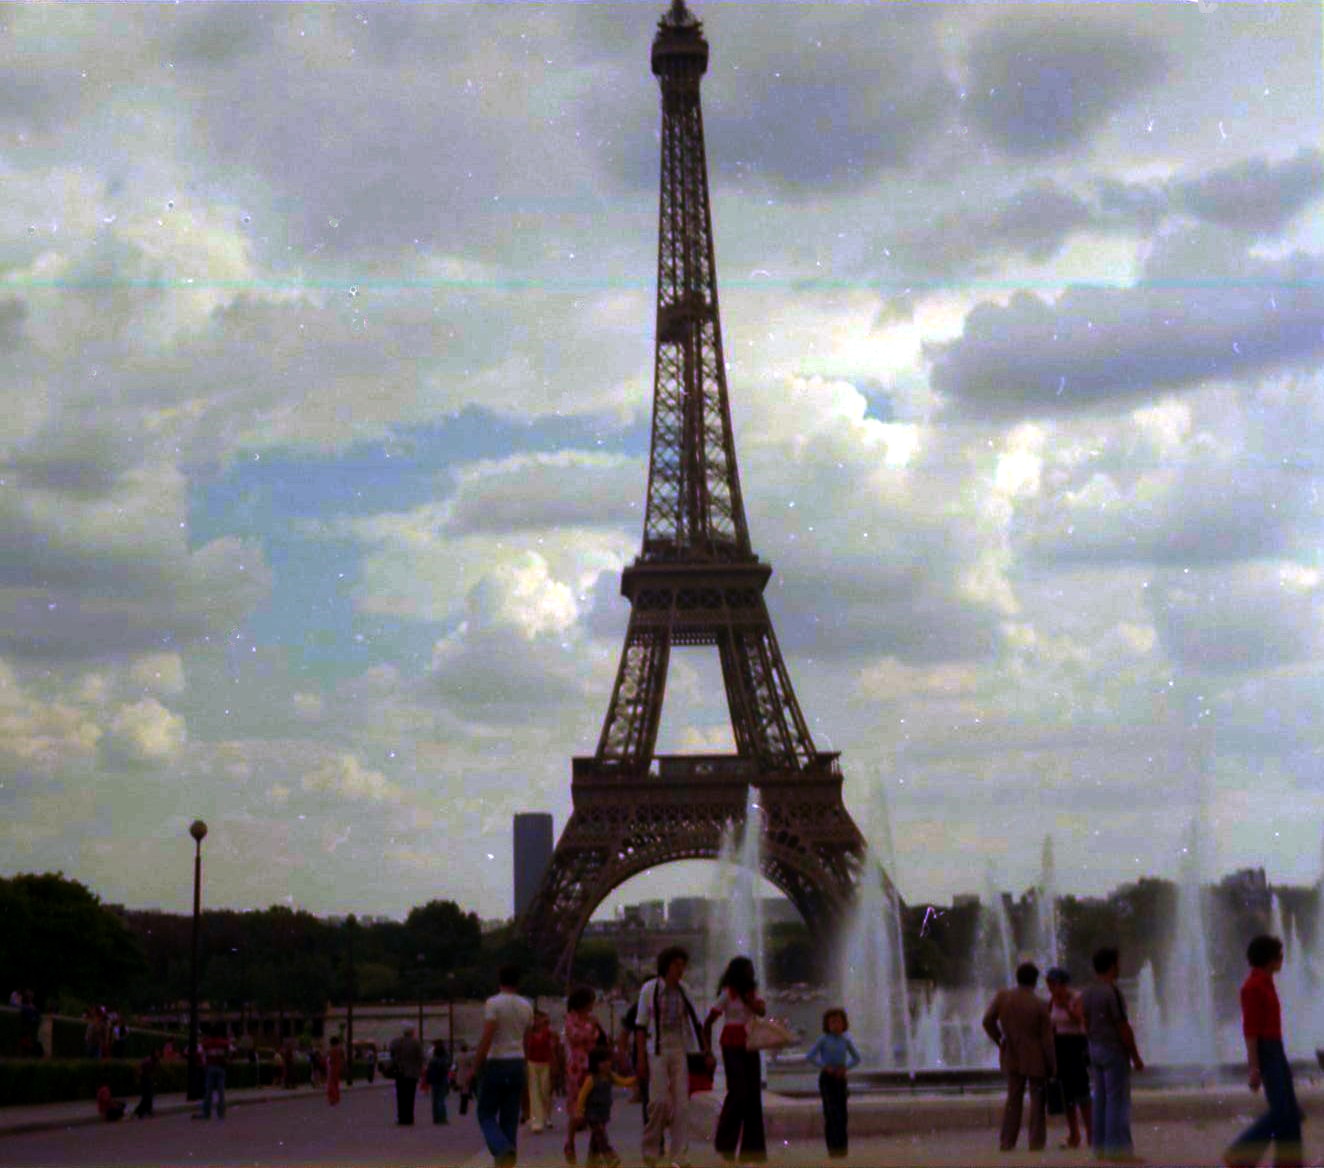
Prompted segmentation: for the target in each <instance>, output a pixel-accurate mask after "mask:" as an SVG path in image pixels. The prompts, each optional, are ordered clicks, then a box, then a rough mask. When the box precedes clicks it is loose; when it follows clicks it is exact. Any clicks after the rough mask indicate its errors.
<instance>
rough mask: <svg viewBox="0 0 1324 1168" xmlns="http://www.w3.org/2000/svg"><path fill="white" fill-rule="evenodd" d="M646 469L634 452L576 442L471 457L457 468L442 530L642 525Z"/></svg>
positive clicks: (464, 532)
mask: <svg viewBox="0 0 1324 1168" xmlns="http://www.w3.org/2000/svg"><path fill="white" fill-rule="evenodd" d="M647 475H648V467H647V466H646V465H645V464H644V463H642V462H641V461H640V460H639V459H637V458H626V457H623V456H620V455H606V454H593V453H589V452H581V451H576V450H561V451H557V452H556V453H553V454H533V455H515V456H514V457H512V458H508V459H501V460H499V461H491V462H478V463H470V464H468V465H467V466H465V467H464V468H463V469H462V470H461V471H460V472H459V473H458V474H457V478H458V485H457V488H456V492H455V495H454V496H453V497H452V499H451V503H450V513H449V516H448V518H447V522H446V533H447V534H448V535H469V534H473V533H478V532H500V531H520V530H529V529H538V528H549V527H594V526H602V527H618V526H623V525H626V524H631V523H635V524H638V525H639V526H640V527H642V525H643V518H642V515H641V512H640V502H639V500H640V499H641V498H642V497H643V493H644V485H645V483H646V482H647Z"/></svg>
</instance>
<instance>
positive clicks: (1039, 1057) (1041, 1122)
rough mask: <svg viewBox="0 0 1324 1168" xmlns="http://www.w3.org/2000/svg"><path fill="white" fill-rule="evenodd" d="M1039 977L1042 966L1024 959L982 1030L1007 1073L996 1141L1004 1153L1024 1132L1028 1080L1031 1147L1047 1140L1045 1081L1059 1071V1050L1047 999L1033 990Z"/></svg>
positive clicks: (990, 1009) (993, 1004) (986, 1016)
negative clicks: (1004, 1103) (999, 1128)
mask: <svg viewBox="0 0 1324 1168" xmlns="http://www.w3.org/2000/svg"><path fill="white" fill-rule="evenodd" d="M1038 981H1039V968H1038V966H1036V965H1035V964H1034V963H1033V962H1031V961H1027V962H1025V963H1024V964H1022V965H1021V966H1020V967H1019V968H1018V969H1017V970H1016V988H1015V989H1009V990H999V991H998V992H997V994H996V995H994V998H993V1001H992V1002H990V1003H989V1007H988V1009H987V1010H986V1011H984V1031H985V1033H986V1034H987V1035H988V1036H989V1038H991V1039H992V1040H993V1044H994V1045H995V1046H996V1047H997V1048H998V1051H999V1054H998V1063H999V1065H1000V1066H1001V1067H1002V1070H1003V1071H1004V1072H1005V1073H1006V1076H1007V1102H1006V1105H1005V1106H1004V1107H1003V1109H1002V1135H1001V1138H1000V1140H999V1143H998V1146H999V1147H1000V1148H1001V1149H1002V1150H1003V1151H1004V1152H1010V1151H1011V1150H1012V1148H1014V1147H1015V1146H1016V1137H1017V1136H1019V1135H1020V1131H1021V1108H1022V1106H1023V1101H1024V1096H1025V1088H1026V1085H1027V1084H1028V1085H1029V1088H1030V1124H1029V1132H1028V1133H1027V1134H1028V1138H1029V1148H1030V1151H1032V1152H1037V1151H1040V1150H1041V1149H1042V1148H1043V1146H1044V1143H1045V1142H1046V1141H1047V1139H1048V1120H1047V1112H1046V1109H1045V1102H1044V1084H1045V1083H1046V1082H1047V1081H1048V1080H1049V1079H1051V1078H1052V1077H1053V1076H1054V1075H1055V1074H1056V1073H1057V1054H1056V1050H1055V1048H1054V1045H1053V1023H1052V1021H1051V1020H1050V1019H1049V1016H1048V1003H1047V1002H1046V1001H1044V999H1043V998H1041V997H1039V996H1038V995H1037V994H1036V993H1035V992H1034V987H1035V985H1036V984H1038Z"/></svg>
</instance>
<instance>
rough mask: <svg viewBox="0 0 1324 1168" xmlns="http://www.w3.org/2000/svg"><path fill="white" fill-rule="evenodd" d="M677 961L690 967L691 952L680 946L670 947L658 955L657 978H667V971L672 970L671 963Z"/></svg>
mask: <svg viewBox="0 0 1324 1168" xmlns="http://www.w3.org/2000/svg"><path fill="white" fill-rule="evenodd" d="M677 960H679V961H683V962H685V964H686V965H688V964H689V963H690V954H689V950H687V949H682V948H681V947H680V946H679V945H668V946H667V947H666V948H665V949H663V950H662V952H661V953H659V954H658V955H657V976H658V977H666V976H667V970H668V969H670V968H671V963H672V962H673V961H677Z"/></svg>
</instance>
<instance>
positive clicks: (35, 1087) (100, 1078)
mask: <svg viewBox="0 0 1324 1168" xmlns="http://www.w3.org/2000/svg"><path fill="white" fill-rule="evenodd" d="M138 1061H139V1060H137V1059H40V1060H33V1059H12V1060H11V1059H0V1099H3V1100H4V1101H5V1102H6V1103H7V1104H21V1103H62V1102H67V1101H69V1100H75V1099H86V1100H87V1102H88V1106H89V1107H91V1106H95V1103H96V1097H97V1089H98V1088H99V1087H100V1086H101V1085H102V1084H103V1083H104V1084H105V1085H106V1086H108V1087H109V1088H110V1093H111V1094H112V1095H114V1096H115V1097H116V1098H119V1099H127V1098H130V1097H132V1098H137V1095H138ZM187 1074H188V1066H187V1064H185V1063H183V1062H170V1063H162V1064H161V1066H160V1068H159V1069H158V1070H157V1073H156V1091H157V1094H158V1095H160V1094H170V1093H172V1092H182V1091H183V1090H184V1085H185V1078H186V1076H187Z"/></svg>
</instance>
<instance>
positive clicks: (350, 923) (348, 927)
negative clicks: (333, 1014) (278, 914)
mask: <svg viewBox="0 0 1324 1168" xmlns="http://www.w3.org/2000/svg"><path fill="white" fill-rule="evenodd" d="M357 924H358V921H357V920H355V918H354V914H353V913H350V914H349V917H348V918H347V919H346V920H345V947H346V949H347V950H348V954H347V958H348V959H347V961H346V964H347V965H348V966H349V970H348V974H349V976H348V977H347V978H346V979H345V980H346V983H347V984H346V986H345V996H346V999H347V1000H346V1003H345V1045H346V1046H347V1047H348V1048H349V1049H348V1050H346V1051H345V1085H346V1086H347V1087H352V1086H354V990H355V986H354V927H355V925H357Z"/></svg>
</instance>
